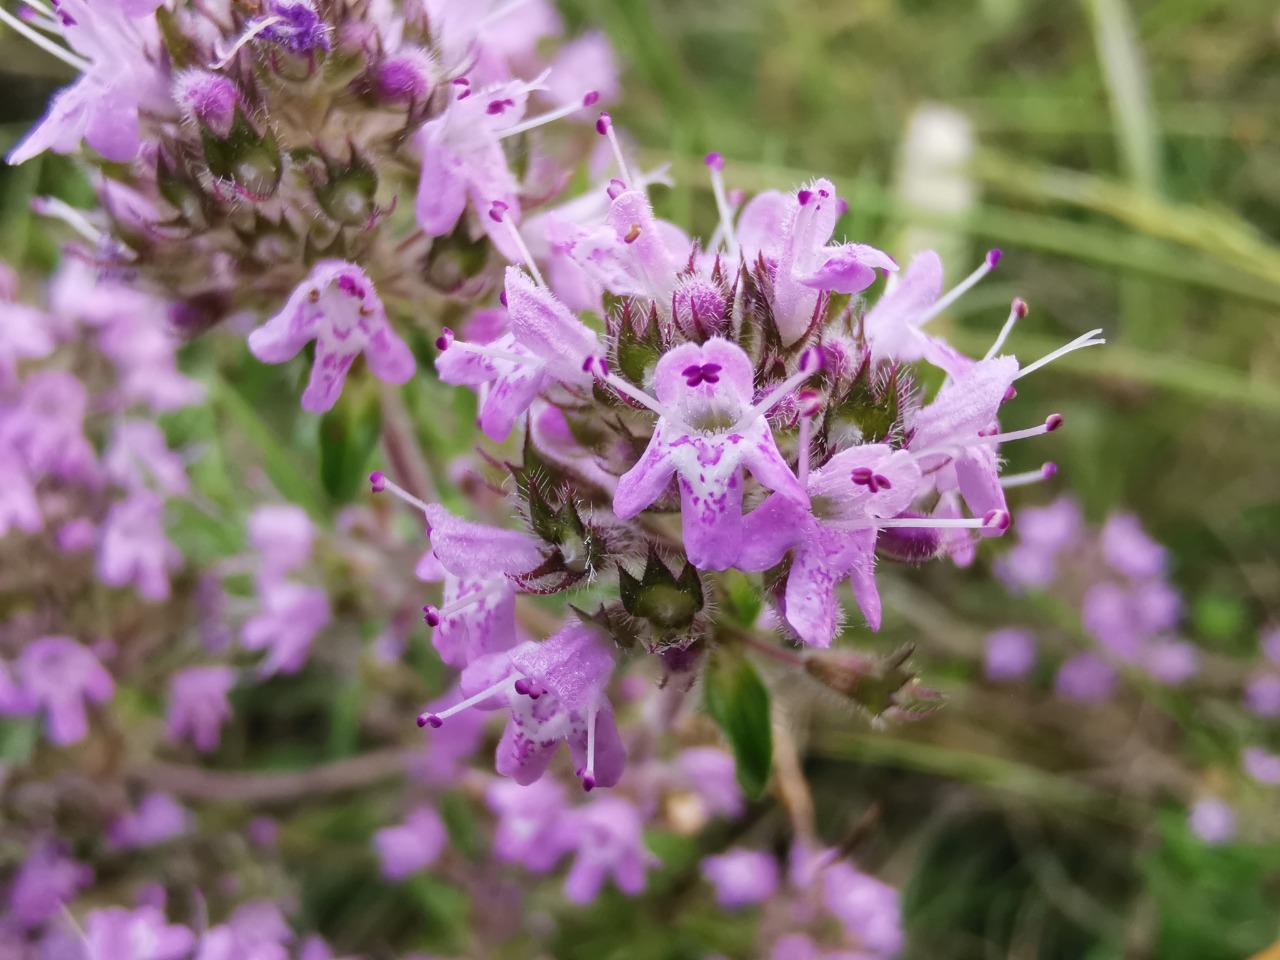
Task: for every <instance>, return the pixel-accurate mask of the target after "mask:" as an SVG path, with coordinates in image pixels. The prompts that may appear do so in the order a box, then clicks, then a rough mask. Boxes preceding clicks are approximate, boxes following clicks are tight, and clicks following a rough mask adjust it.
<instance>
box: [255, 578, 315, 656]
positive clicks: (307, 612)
mask: <svg viewBox="0 0 1280 960" xmlns="http://www.w3.org/2000/svg"><path fill="white" fill-rule="evenodd" d="M261 596H262V612H261V613H259V614H258V615H257V616H255V617H253V618H252V619H250V620H249V621H248V622H247V623H246V624H245V625H244V630H243V631H242V632H241V634H240V642H241V643H242V644H243V645H244V648H245V649H246V650H266V651H267V656H266V658H265V659H264V660H263V661H262V663H260V664H259V665H258V674H259V675H260V676H264V677H265V676H271V675H272V674H275V673H297V672H298V671H299V670H301V669H302V667H303V665H304V664H305V663H306V662H307V657H308V655H309V654H310V652H311V641H312V640H314V639H315V637H316V634H318V633H319V632H320V631H321V630H323V629H324V628H325V626H326V625H327V624H328V623H329V618H330V612H329V595H328V594H326V593H325V592H324V590H323V589H321V588H320V587H308V586H304V585H303V584H300V583H291V582H288V581H280V582H276V583H271V584H267V585H264V587H263V589H262V592H261Z"/></svg>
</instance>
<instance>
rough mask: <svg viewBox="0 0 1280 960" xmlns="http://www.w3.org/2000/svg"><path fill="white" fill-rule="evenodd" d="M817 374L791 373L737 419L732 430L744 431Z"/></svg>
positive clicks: (814, 371)
mask: <svg viewBox="0 0 1280 960" xmlns="http://www.w3.org/2000/svg"><path fill="white" fill-rule="evenodd" d="M817 372H818V371H817V369H814V370H810V371H809V372H808V373H806V372H804V371H803V370H798V371H796V372H795V373H793V374H792V375H791V376H789V377H787V379H785V380H783V381H782V382H781V383H780V384H778V385H777V386H776V387H774V388H773V389H772V390H770V391H769V392H768V393H767V394H766V395H765V398H764V399H763V400H761V401H760V402H759V403H757V404H754V405H753V406H751V407H749V408H748V409H747V412H746V413H744V414H743V415H742V416H741V417H739V418H738V422H737V423H735V424H734V425H733V429H734V430H744V429H746V428H747V427H748V426H750V425H751V424H753V423H755V421H756V418H758V417H762V416H764V415H765V414H767V413H768V412H769V411H770V410H772V409H773V408H774V407H776V406H777V405H778V404H779V403H780V402H782V399H783V398H784V397H786V395H787V394H789V393H790V392H791V391H792V390H794V389H795V388H796V387H798V386H800V384H802V383H804V382H805V381H806V380H808V379H809V378H810V377H812V376H813V375H814V374H815V373H817Z"/></svg>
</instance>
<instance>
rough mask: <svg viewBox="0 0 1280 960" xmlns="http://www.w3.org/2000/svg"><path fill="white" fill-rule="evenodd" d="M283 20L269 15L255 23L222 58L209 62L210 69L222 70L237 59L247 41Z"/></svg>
mask: <svg viewBox="0 0 1280 960" xmlns="http://www.w3.org/2000/svg"><path fill="white" fill-rule="evenodd" d="M283 20H284V17H267V19H265V20H263V21H262V22H261V23H259V24H257V25H255V26H254V28H253V29H252V30H247V31H245V35H244V36H243V37H241V38H240V39H239V40H237V41H236V42H235V43H234V44H232V46H231V49H230V50H228V51H227V52H226V54H224V55H223V56H222V57H221V58H219V59H218V60H217V62H215V63H211V64H209V69H210V70H221V69H222V68H223V67H225V66H226V65H227V64H228V63H230V62H231V61H232V60H234V59H235V56H236V54H237V53H239V52H240V48H241V47H243V46H244V45H245V44H246V43H248V42H249V41H251V40H252V39H253V38H254V37H256V36H257V35H258V34H260V33H262V31H264V30H267V29H270V28H271V27H274V26H275V25H276V24H277V23H281V22H283ZM215 51H216V48H215Z"/></svg>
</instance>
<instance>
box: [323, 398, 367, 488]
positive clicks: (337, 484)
mask: <svg viewBox="0 0 1280 960" xmlns="http://www.w3.org/2000/svg"><path fill="white" fill-rule="evenodd" d="M356 387H357V384H351V385H350V386H349V387H348V388H347V389H346V390H344V391H343V394H342V396H341V397H340V398H339V400H338V403H337V404H336V405H335V406H334V408H333V409H332V410H330V411H329V412H328V413H326V414H325V415H324V416H323V417H321V418H320V482H321V483H323V484H324V489H325V491H326V492H327V493H328V494H329V496H330V497H332V498H333V499H334V501H335V502H337V503H348V502H350V501H351V500H352V499H353V498H354V497H355V496H356V494H357V493H358V492H359V491H360V490H361V489H362V487H363V484H364V480H365V477H366V475H367V473H368V470H367V468H368V465H369V457H370V456H371V455H372V454H373V450H374V448H375V447H376V446H377V445H378V436H379V435H380V433H381V431H382V407H381V405H380V404H379V402H378V394H377V393H376V392H375V391H373V390H360V389H354V388H356Z"/></svg>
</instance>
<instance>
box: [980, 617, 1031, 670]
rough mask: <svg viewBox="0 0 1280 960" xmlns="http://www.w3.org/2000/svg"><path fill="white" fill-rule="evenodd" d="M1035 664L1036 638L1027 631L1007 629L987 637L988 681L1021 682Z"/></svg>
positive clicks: (1013, 628)
mask: <svg viewBox="0 0 1280 960" xmlns="http://www.w3.org/2000/svg"><path fill="white" fill-rule="evenodd" d="M1035 663H1036V638H1035V636H1034V635H1033V634H1032V633H1031V632H1030V631H1029V630H1020V629H1017V628H1015V627H1009V628H1007V629H1004V630H997V631H995V632H994V633H992V634H990V635H989V636H988V637H987V651H986V674H987V678H988V679H989V680H1021V679H1022V678H1023V677H1025V676H1026V675H1027V674H1028V673H1030V672H1031V668H1032V667H1034V666H1035Z"/></svg>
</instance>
